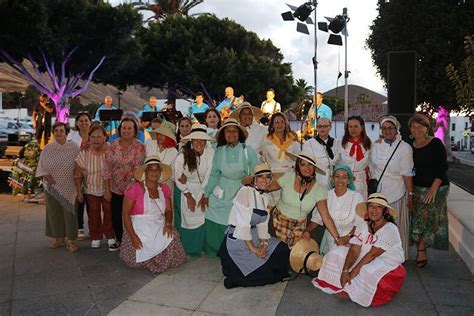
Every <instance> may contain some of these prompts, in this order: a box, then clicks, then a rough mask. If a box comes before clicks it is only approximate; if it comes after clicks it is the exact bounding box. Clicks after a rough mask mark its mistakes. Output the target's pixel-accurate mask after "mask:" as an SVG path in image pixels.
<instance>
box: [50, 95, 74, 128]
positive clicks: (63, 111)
mask: <svg viewBox="0 0 474 316" xmlns="http://www.w3.org/2000/svg"><path fill="white" fill-rule="evenodd" d="M51 100H52V101H53V102H54V108H55V111H56V121H57V122H62V123H69V111H70V108H69V104H68V103H67V102H66V101H65V100H64V98H62V97H61V98H59V100H56V99H55V98H53V97H51Z"/></svg>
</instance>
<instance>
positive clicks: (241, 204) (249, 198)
mask: <svg viewBox="0 0 474 316" xmlns="http://www.w3.org/2000/svg"><path fill="white" fill-rule="evenodd" d="M254 194H255V197H256V199H255V197H254ZM255 200H256V201H257V203H256V204H255ZM268 200H269V195H268V193H262V194H261V193H259V192H257V191H256V190H255V189H254V188H252V187H249V186H244V187H242V188H240V190H239V191H238V192H237V195H236V196H235V198H234V204H233V205H232V209H231V210H230V215H229V225H234V226H235V230H234V233H233V235H234V237H236V238H238V239H241V240H252V233H251V232H250V229H251V227H250V220H251V219H252V214H253V209H254V208H257V209H261V210H266V211H268V209H267V207H268ZM269 218H270V216H267V218H266V220H265V221H264V222H262V223H260V224H257V225H256V227H257V233H258V237H259V238H260V239H269V238H270V234H269V233H268V220H269Z"/></svg>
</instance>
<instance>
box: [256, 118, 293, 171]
mask: <svg viewBox="0 0 474 316" xmlns="http://www.w3.org/2000/svg"><path fill="white" fill-rule="evenodd" d="M300 146H301V144H300V142H299V141H298V136H297V135H296V133H295V132H293V131H292V130H291V129H290V124H289V123H288V119H287V118H286V116H285V115H283V114H282V113H275V114H273V115H272V117H271V119H270V123H269V124H268V135H267V137H265V143H264V148H263V160H264V161H265V162H266V163H267V164H269V165H270V168H272V171H273V172H287V171H293V170H294V167H295V161H294V160H293V159H291V158H290V157H289V156H288V154H287V153H288V152H290V153H292V154H295V155H298V154H299V153H300Z"/></svg>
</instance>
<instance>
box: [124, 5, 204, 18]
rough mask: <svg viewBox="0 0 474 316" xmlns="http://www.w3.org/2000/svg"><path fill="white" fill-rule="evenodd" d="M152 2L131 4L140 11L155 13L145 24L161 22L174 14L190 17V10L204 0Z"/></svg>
mask: <svg viewBox="0 0 474 316" xmlns="http://www.w3.org/2000/svg"><path fill="white" fill-rule="evenodd" d="M150 2H151V1H143V0H139V1H138V2H132V3H131V5H132V6H134V7H135V8H137V9H138V10H139V11H151V12H153V15H152V16H151V17H149V18H147V19H146V20H145V21H144V22H150V21H153V20H154V21H160V20H162V19H164V18H166V17H167V16H169V15H173V14H180V15H189V10H191V9H192V8H194V7H195V6H197V5H199V4H201V3H203V2H204V0H154V1H153V2H154V3H150Z"/></svg>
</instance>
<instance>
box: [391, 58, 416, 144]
mask: <svg viewBox="0 0 474 316" xmlns="http://www.w3.org/2000/svg"><path fill="white" fill-rule="evenodd" d="M387 75H388V76H387V78H388V112H389V113H390V115H394V116H395V117H397V118H398V120H399V121H400V124H401V125H402V128H401V133H402V137H403V139H404V140H408V135H409V134H410V132H409V130H408V125H407V122H408V119H409V118H410V117H411V116H412V115H413V114H415V109H416V52H414V51H403V52H389V53H388V73H387Z"/></svg>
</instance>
